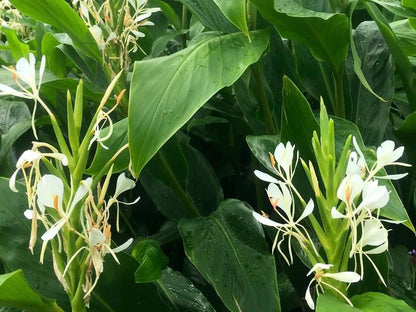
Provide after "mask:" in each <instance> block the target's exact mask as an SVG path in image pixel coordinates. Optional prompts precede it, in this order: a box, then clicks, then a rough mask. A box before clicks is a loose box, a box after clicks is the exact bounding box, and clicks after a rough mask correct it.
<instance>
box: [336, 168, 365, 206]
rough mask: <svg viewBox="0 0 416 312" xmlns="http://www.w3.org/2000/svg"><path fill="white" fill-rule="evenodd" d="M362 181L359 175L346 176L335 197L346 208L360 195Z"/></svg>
mask: <svg viewBox="0 0 416 312" xmlns="http://www.w3.org/2000/svg"><path fill="white" fill-rule="evenodd" d="M363 186H364V181H363V180H362V179H361V177H360V176H359V175H356V174H354V175H352V176H346V177H345V178H344V179H343V180H342V181H341V184H340V185H339V187H338V190H337V197H338V198H339V199H340V200H342V201H343V202H344V203H346V204H347V206H350V205H351V204H352V203H353V201H354V199H355V198H356V197H357V196H358V195H359V194H360V193H361V191H362V189H363Z"/></svg>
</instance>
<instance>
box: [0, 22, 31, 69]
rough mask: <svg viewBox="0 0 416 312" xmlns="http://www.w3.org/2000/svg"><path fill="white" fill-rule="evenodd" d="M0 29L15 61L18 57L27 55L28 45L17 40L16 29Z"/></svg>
mask: <svg viewBox="0 0 416 312" xmlns="http://www.w3.org/2000/svg"><path fill="white" fill-rule="evenodd" d="M1 31H2V32H3V33H4V34H5V35H6V38H7V44H8V45H9V47H10V52H11V53H12V56H13V58H14V60H15V61H16V62H17V61H18V60H19V59H20V58H22V57H27V56H28V55H29V46H28V45H27V44H24V43H23V42H21V41H20V40H19V38H18V37H17V34H16V33H17V32H16V30H13V29H7V28H5V27H1Z"/></svg>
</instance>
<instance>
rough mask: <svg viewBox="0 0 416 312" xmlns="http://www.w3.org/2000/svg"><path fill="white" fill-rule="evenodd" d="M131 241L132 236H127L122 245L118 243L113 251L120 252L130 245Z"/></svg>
mask: <svg viewBox="0 0 416 312" xmlns="http://www.w3.org/2000/svg"><path fill="white" fill-rule="evenodd" d="M132 242H133V238H129V239H128V240H127V241H126V242H125V243H124V244H122V245H120V246H118V247H116V248H113V252H115V253H117V252H120V251H123V250H125V249H127V248H129V246H130V245H131V243H132Z"/></svg>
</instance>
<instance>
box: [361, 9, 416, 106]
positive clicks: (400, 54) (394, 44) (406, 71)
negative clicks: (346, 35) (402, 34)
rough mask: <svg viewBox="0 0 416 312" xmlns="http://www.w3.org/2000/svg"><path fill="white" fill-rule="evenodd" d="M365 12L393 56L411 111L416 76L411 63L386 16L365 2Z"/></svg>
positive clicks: (414, 102) (415, 103) (413, 102)
mask: <svg viewBox="0 0 416 312" xmlns="http://www.w3.org/2000/svg"><path fill="white" fill-rule="evenodd" d="M365 7H366V8H367V12H368V13H369V14H370V16H371V17H372V18H373V20H374V21H375V22H376V23H377V26H378V27H379V29H380V31H381V33H382V35H383V37H384V40H385V41H386V43H387V45H388V47H389V49H390V53H391V55H392V56H393V59H394V62H395V66H396V70H397V73H398V74H399V76H400V78H401V80H402V82H403V86H404V88H405V90H406V94H407V98H408V100H409V105H410V108H411V109H412V111H414V110H416V77H415V75H414V73H413V70H412V65H411V64H410V61H409V59H408V57H407V55H406V54H405V53H404V51H403V49H402V47H401V46H400V44H399V42H398V39H397V37H396V36H395V34H394V33H393V31H392V29H391V28H390V26H389V24H388V22H387V20H386V18H385V17H384V15H383V14H382V13H381V12H380V10H379V9H378V8H377V6H376V5H375V4H373V3H369V2H367V3H365Z"/></svg>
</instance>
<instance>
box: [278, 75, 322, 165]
mask: <svg viewBox="0 0 416 312" xmlns="http://www.w3.org/2000/svg"><path fill="white" fill-rule="evenodd" d="M314 131H319V125H318V122H317V121H316V119H315V117H314V115H313V113H312V110H311V108H310V106H309V103H308V101H307V100H306V99H305V97H304V96H303V94H302V93H301V92H300V91H299V89H298V88H297V87H296V86H295V84H294V83H293V82H292V81H291V80H290V79H289V78H288V77H285V78H284V80H283V107H282V128H281V139H282V141H283V142H287V141H290V142H292V144H295V145H296V148H297V149H298V150H299V152H300V155H302V157H303V159H308V160H311V159H313V151H312V143H311V140H312V135H313V132H314Z"/></svg>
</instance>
